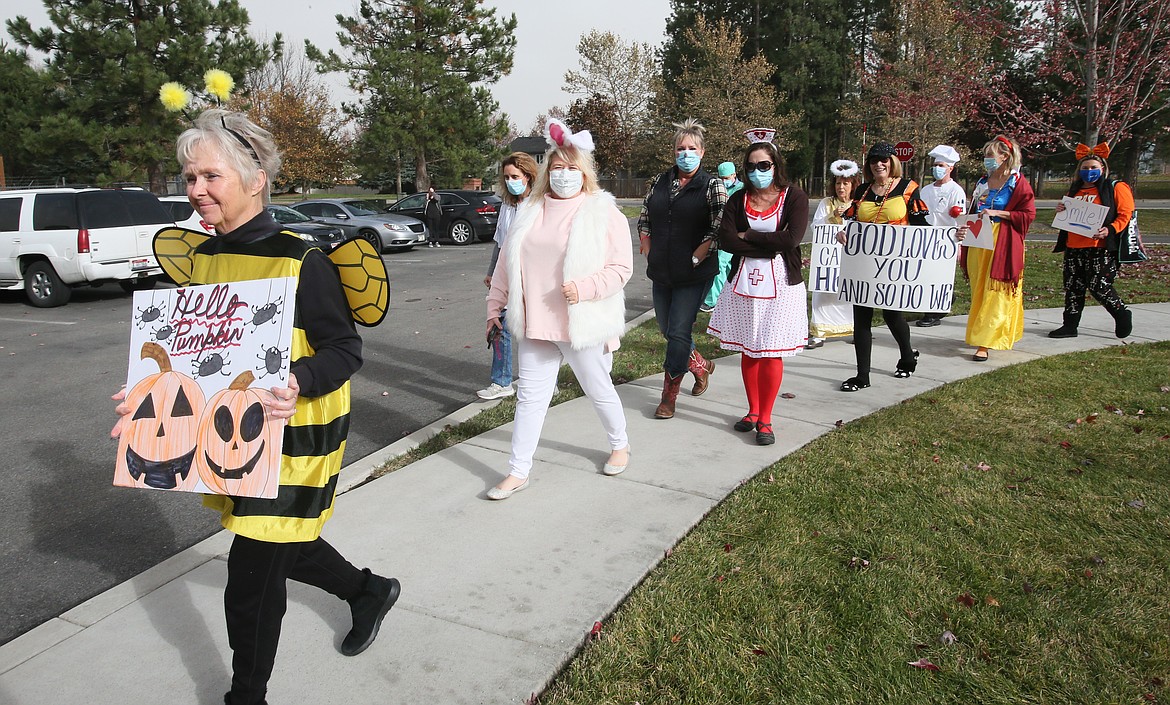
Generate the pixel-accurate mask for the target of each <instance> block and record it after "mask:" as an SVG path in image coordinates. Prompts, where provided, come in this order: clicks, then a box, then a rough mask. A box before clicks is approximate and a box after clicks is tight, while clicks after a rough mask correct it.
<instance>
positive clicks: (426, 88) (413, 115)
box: [305, 0, 516, 188]
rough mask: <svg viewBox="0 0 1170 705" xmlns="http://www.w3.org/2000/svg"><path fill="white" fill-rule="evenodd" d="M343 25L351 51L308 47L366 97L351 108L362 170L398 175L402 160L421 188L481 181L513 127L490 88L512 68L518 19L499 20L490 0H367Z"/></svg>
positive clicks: (346, 45) (339, 18) (340, 35)
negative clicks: (406, 161)
mask: <svg viewBox="0 0 1170 705" xmlns="http://www.w3.org/2000/svg"><path fill="white" fill-rule="evenodd" d="M337 22H338V24H339V25H340V27H341V31H340V32H338V33H337V39H338V42H339V43H340V44H341V48H342V55H339V54H337V53H336V52H333V51H330V52H329V53H328V54H325V53H322V52H321V51H320V50H319V49H317V48H316V47H314V46H313V45H312V44H310V43H308V42H306V47H305V48H306V54H308V56H309V58H310V59H312V60H314V61H316V62H317V64H318V66H319V67H320V68H321V70H323V71H340V72H344V73H346V74H348V76H349V85H350V87H351V88H352V89H353V90H354V91H355V92H356V93H357V94H358V95H359V97H360V100H359V103H358V104H356V105H350V106H347V110H348V111H349V113H350V114H351V116H353V117H354V118H356V119H357V121H358V123H359V124H360V126H361V128H362V134H361V137H360V138H359V142H358V147H357V150H358V155H357V160H358V166H359V168H360V169H361V170H362V171H363V173H364V174H365V175H366V176H367V177H369V176H371V175H377V174H391V173H394V172H395V171H396V170H397V164H396V160H397V159H399V156H398V155H401V157H402V158H407V157H413V160H414V163H415V169H414V171H415V175H414V176H415V186H416V187H417V188H426V187H427V186H429V185H431V183H432V182H435V181H447V182H452V181H455V180H457V179H461V178H463V177H466V176H471V175H482V173H483V171H484V169H485V168H486V167H487V165H488V164H489V163H490V162H492V161H494V158H495V156H497V153H498V151H499V148H498V146H497V143H498V142H499V140H501V139H502V138H503V136H504V135H505V134H506V132H507V129H508V123H507V119H506V116H500V115H496V112H497V109H498V105H497V103H496V102H495V100H493V99H492V97H491V94H490V93H489V92H488V91H487V89H486V88H485V86H486V85H489V84H492V83H495V82H496V81H497V80H498V79H499V78H500V77H501V76H504V75H507V74H508V73H509V72H510V71H511V70H512V55H513V52H514V50H515V47H516V39H515V36H514V32H515V29H516V16H515V15H514V14H513V15H511V16H510V17H508V18H507V19H503V20H501V19H497V18H496V16H495V9H494V8H492V7H489V6H486V5H485V3H484V2H483V0H399V1H396V2H390V1H388V0H362V1H361V2H360V4H359V5H358V13H357V16H354V17H347V16H344V15H337ZM436 177H437V178H436ZM382 179H384V177H380V180H382ZM383 185H385V184H383Z"/></svg>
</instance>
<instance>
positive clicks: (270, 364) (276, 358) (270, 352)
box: [256, 345, 288, 380]
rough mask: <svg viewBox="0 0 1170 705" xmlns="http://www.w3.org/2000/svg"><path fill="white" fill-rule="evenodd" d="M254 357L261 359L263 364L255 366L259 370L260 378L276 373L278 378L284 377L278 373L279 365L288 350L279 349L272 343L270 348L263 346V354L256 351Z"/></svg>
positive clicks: (285, 358)
mask: <svg viewBox="0 0 1170 705" xmlns="http://www.w3.org/2000/svg"><path fill="white" fill-rule="evenodd" d="M256 358H257V359H258V360H261V361H262V362H263V363H264V364H262V365H260V366H259V367H257V368H256V371H257V372H260V373H261V374H260V379H264V378H265V377H267V376H268V375H277V376H278V377H280V379H282V380H283V379H284V375H282V374H279V372H280V367H281V365H283V364H284V361H285V360H287V359H288V350H281V349H280V348H278V347H276V346H275V345H273V346H272V347H270V348H265V350H264V352H263V354H261V353H257V354H256Z"/></svg>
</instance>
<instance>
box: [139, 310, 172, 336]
mask: <svg viewBox="0 0 1170 705" xmlns="http://www.w3.org/2000/svg"><path fill="white" fill-rule="evenodd" d="M165 315H166V311H165V310H164V309H163V307H162V306H155V305H154V304H151V305H150V306H147V307H146V308H144V309H140V310H139V311H138V330H142V329H143V328H145V327H146V324H147V323H154V322H155V321H158V320H162V317H163V316H165Z"/></svg>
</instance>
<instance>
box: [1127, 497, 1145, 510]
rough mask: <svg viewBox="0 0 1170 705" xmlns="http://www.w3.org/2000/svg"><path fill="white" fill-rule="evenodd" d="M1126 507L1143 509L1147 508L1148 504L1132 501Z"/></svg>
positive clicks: (1136, 500)
mask: <svg viewBox="0 0 1170 705" xmlns="http://www.w3.org/2000/svg"><path fill="white" fill-rule="evenodd" d="M1125 506H1127V507H1129V508H1130V509H1141V508H1142V507H1144V506H1146V503H1145V502H1143V501H1141V500H1140V499H1131V500H1129V501H1128V502H1126V503H1125Z"/></svg>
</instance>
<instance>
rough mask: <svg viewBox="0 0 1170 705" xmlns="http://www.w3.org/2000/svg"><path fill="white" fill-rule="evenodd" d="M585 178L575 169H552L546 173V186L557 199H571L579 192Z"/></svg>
mask: <svg viewBox="0 0 1170 705" xmlns="http://www.w3.org/2000/svg"><path fill="white" fill-rule="evenodd" d="M584 180H585V177H583V176H582V175H581V172H580V171H577V170H575V169H553V170H552V171H550V172H549V173H548V184H549V186H551V187H552V190H553V193H555V194H556V195H557V197H559V198H572V197H573V196H576V195H577V194H578V193H580V192H581V184H582V182H583V181H584Z"/></svg>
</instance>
